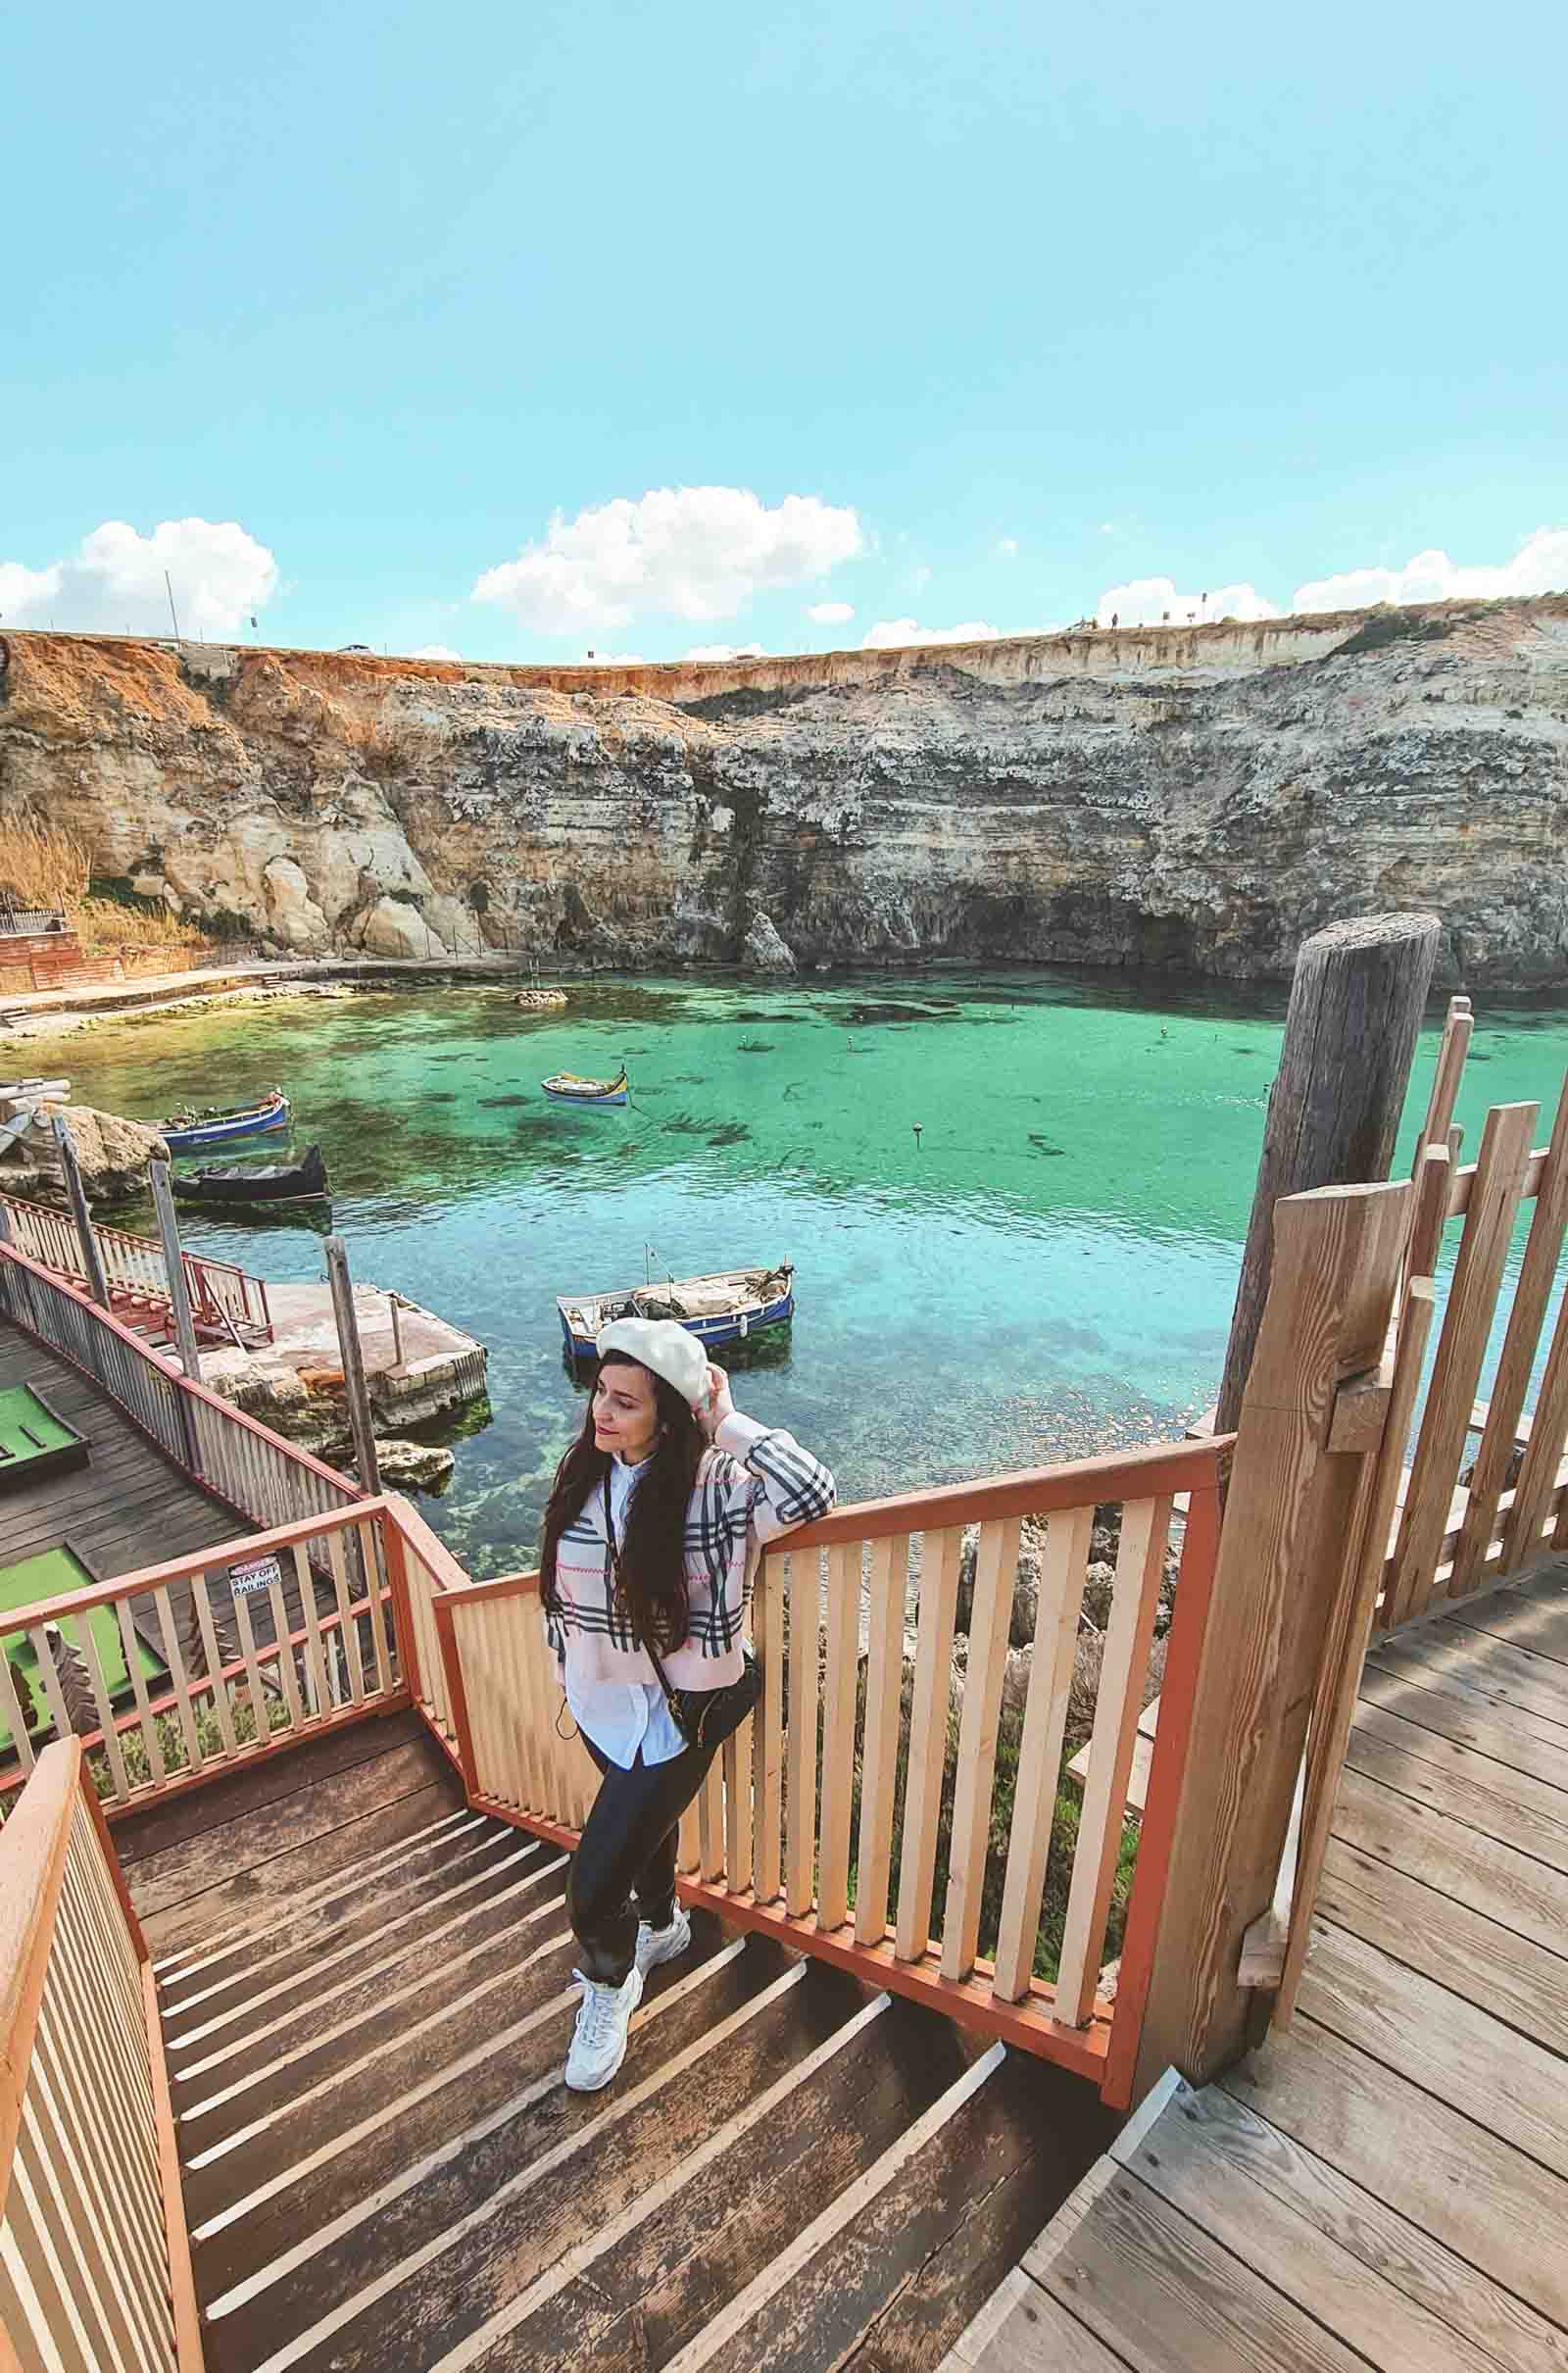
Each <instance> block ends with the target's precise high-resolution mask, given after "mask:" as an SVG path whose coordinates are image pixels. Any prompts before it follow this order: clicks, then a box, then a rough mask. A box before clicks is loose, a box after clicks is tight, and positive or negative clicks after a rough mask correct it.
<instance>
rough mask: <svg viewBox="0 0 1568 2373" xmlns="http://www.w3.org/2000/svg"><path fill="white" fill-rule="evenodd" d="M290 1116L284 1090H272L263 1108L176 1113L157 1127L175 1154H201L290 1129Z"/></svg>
mask: <svg viewBox="0 0 1568 2373" xmlns="http://www.w3.org/2000/svg"><path fill="white" fill-rule="evenodd" d="M288 1113H289V1104H288V1098H287V1097H286V1096H285V1095H284V1093H283V1091H282V1089H281V1088H270V1089H269V1091H268V1093H267V1094H266V1095H265V1096H264V1097H263V1098H262V1101H261V1102H260V1104H247V1105H240V1106H238V1107H237V1108H236V1109H235V1110H234V1111H232V1112H173V1113H172V1114H171V1115H170V1117H169V1119H168V1120H155V1121H154V1122H153V1127H154V1128H155V1129H156V1130H157V1131H158V1134H159V1136H160V1137H161V1138H162V1139H163V1141H164V1143H165V1145H167V1146H168V1148H169V1150H170V1152H171V1153H172V1154H199V1153H201V1152H202V1150H203V1148H204V1147H206V1146H210V1145H226V1144H227V1143H228V1142H229V1141H230V1140H231V1139H233V1138H236V1137H265V1136H266V1135H267V1134H268V1133H269V1131H270V1130H272V1129H286V1128H287V1127H288Z"/></svg>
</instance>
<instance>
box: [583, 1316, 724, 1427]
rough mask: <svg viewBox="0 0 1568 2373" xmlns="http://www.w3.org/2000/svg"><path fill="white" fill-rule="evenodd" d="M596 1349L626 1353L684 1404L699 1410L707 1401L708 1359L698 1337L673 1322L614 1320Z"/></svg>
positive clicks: (644, 1319) (600, 1337)
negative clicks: (675, 1393) (661, 1380)
mask: <svg viewBox="0 0 1568 2373" xmlns="http://www.w3.org/2000/svg"><path fill="white" fill-rule="evenodd" d="M594 1349H595V1350H596V1351H597V1352H598V1354H599V1357H600V1359H601V1360H602V1359H603V1358H604V1356H605V1354H606V1352H624V1353H625V1354H626V1356H627V1358H628V1359H631V1360H640V1361H641V1362H642V1365H643V1366H644V1367H651V1368H652V1369H653V1371H654V1374H655V1375H656V1376H662V1377H663V1379H664V1382H665V1383H666V1384H672V1385H673V1386H674V1387H675V1390H676V1392H677V1393H679V1395H680V1397H681V1399H682V1400H683V1401H689V1402H690V1403H691V1405H692V1407H693V1409H696V1408H697V1406H698V1404H699V1403H700V1402H703V1401H706V1400H707V1398H708V1355H707V1353H706V1352H705V1351H704V1350H703V1347H702V1345H701V1344H700V1343H699V1342H698V1340H697V1337H696V1336H695V1335H692V1334H688V1332H687V1330H686V1329H685V1327H683V1326H681V1325H680V1324H679V1323H678V1322H677V1321H676V1320H675V1319H673V1318H615V1319H613V1320H612V1321H611V1323H610V1325H609V1326H607V1327H604V1328H602V1329H601V1330H600V1334H599V1337H598V1340H597V1342H596V1343H595V1345H594Z"/></svg>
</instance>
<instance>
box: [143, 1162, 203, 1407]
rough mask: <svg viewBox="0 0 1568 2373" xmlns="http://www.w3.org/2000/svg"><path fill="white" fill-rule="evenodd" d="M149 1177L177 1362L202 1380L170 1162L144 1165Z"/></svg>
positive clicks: (188, 1373)
mask: <svg viewBox="0 0 1568 2373" xmlns="http://www.w3.org/2000/svg"><path fill="white" fill-rule="evenodd" d="M147 1175H148V1177H149V1179H150V1180H151V1181H152V1190H153V1209H154V1210H155V1211H157V1213H158V1235H159V1240H160V1242H161V1243H162V1245H163V1248H164V1266H165V1268H166V1269H167V1270H168V1272H169V1300H170V1305H171V1308H172V1310H173V1313H174V1341H175V1344H176V1345H177V1347H178V1350H179V1364H180V1366H181V1367H182V1368H183V1369H184V1371H185V1373H186V1375H187V1376H194V1377H195V1379H196V1382H197V1383H198V1384H200V1382H201V1380H202V1360H201V1353H200V1351H199V1350H198V1349H197V1344H196V1326H195V1321H194V1320H193V1319H192V1317H191V1314H190V1288H189V1284H188V1281H187V1279H186V1276H185V1258H184V1255H183V1254H182V1253H181V1251H180V1249H179V1219H178V1216H177V1214H176V1212H175V1211H174V1198H173V1195H172V1192H171V1190H170V1184H169V1175H170V1165H169V1163H168V1162H158V1161H154V1162H149V1163H148V1165H147Z"/></svg>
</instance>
